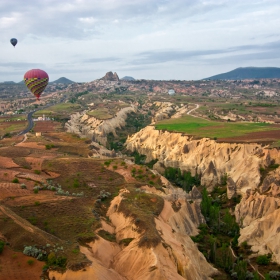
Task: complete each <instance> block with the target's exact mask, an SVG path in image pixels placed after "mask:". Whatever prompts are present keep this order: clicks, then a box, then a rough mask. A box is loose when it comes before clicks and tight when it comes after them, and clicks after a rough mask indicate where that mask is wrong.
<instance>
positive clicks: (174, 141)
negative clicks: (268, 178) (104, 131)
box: [125, 126, 280, 193]
mask: <svg viewBox="0 0 280 280" xmlns="http://www.w3.org/2000/svg"><path fill="white" fill-rule="evenodd" d="M125 145H126V148H127V149H128V150H130V151H137V152H138V153H140V154H142V155H146V161H147V162H149V161H151V160H154V159H158V162H157V163H156V164H155V166H154V168H155V169H156V170H158V171H159V172H162V171H163V168H164V167H168V166H170V167H174V168H177V167H178V168H180V169H181V170H186V171H190V172H191V173H192V176H194V175H195V174H196V173H197V174H199V175H200V176H201V184H202V185H205V186H206V187H208V188H209V189H210V190H211V188H212V187H214V186H215V185H216V184H217V183H219V182H221V180H222V178H223V177H224V176H225V174H227V176H228V177H230V178H231V180H232V182H233V183H234V184H235V186H236V192H237V193H245V192H246V190H247V189H256V188H257V187H258V185H259V184H260V177H261V175H260V171H259V170H260V166H264V167H265V166H268V165H269V164H271V162H272V161H273V160H274V161H275V162H276V163H280V157H279V155H280V152H279V151H277V150H276V149H274V150H269V149H265V148H263V147H262V146H261V145H259V144H254V143H252V144H234V143H217V142H216V141H214V140H210V139H208V138H203V139H200V140H193V139H192V137H190V136H187V135H184V134H182V133H170V132H167V131H165V132H163V131H161V130H156V129H155V128H154V127H153V126H147V127H146V128H144V129H142V130H140V131H139V132H138V133H136V134H134V135H132V136H131V137H128V139H127V141H126V143H125Z"/></svg>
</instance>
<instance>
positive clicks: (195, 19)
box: [0, 0, 280, 82]
mask: <svg viewBox="0 0 280 280" xmlns="http://www.w3.org/2000/svg"><path fill="white" fill-rule="evenodd" d="M279 14H280V1H279V0H67V1H66V0H24V1H23V0H1V1H0V32H1V36H0V82H4V81H15V82H19V81H21V80H22V79H23V76H24V74H25V72H27V71H28V70H30V69H34V68H39V69H42V70H45V71H46V72H47V73H48V74H49V77H50V81H54V80H56V79H58V78H60V77H66V78H68V79H70V80H73V81H75V82H90V81H93V80H95V79H99V78H101V77H103V76H104V75H105V74H106V72H109V71H112V72H116V73H117V74H118V76H119V77H120V78H122V77H124V76H132V77H134V78H135V79H150V80H199V79H203V78H207V77H210V76H213V75H216V74H220V73H225V72H228V71H231V70H233V69H235V68H238V67H249V66H254V67H280V16H279ZM11 38H17V39H18V44H17V45H16V47H15V48H14V47H13V46H12V45H11V44H10V39H11Z"/></svg>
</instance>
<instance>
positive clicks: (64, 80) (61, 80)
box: [51, 77, 75, 84]
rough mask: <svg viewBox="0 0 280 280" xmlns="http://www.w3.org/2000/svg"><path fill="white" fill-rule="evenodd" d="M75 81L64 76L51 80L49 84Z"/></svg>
mask: <svg viewBox="0 0 280 280" xmlns="http://www.w3.org/2000/svg"><path fill="white" fill-rule="evenodd" d="M74 83H75V82H73V81H71V80H69V79H67V78H65V77H61V78H59V79H57V80H55V81H53V82H51V84H74Z"/></svg>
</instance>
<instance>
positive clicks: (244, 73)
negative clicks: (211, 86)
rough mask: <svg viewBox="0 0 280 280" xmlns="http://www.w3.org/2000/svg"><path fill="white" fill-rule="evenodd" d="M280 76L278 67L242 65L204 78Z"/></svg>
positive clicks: (242, 78) (263, 77)
mask: <svg viewBox="0 0 280 280" xmlns="http://www.w3.org/2000/svg"><path fill="white" fill-rule="evenodd" d="M273 78H280V68H277V67H240V68H236V69H234V70H232V71H230V72H227V73H223V74H219V75H215V76H212V77H209V78H206V79H204V80H244V79H273Z"/></svg>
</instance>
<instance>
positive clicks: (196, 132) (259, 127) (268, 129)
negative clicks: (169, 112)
mask: <svg viewBox="0 0 280 280" xmlns="http://www.w3.org/2000/svg"><path fill="white" fill-rule="evenodd" d="M155 126H156V128H157V129H163V130H168V131H175V132H183V133H186V134H188V135H192V136H194V137H199V138H203V137H209V138H212V139H218V140H223V141H232V140H234V141H247V142H250V141H271V142H274V141H277V140H278V139H279V137H280V125H276V124H268V123H252V122H227V121H224V122H218V121H210V120H206V119H201V118H196V117H192V116H184V117H182V118H179V119H168V120H164V121H160V122H157V123H156V125H155Z"/></svg>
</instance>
